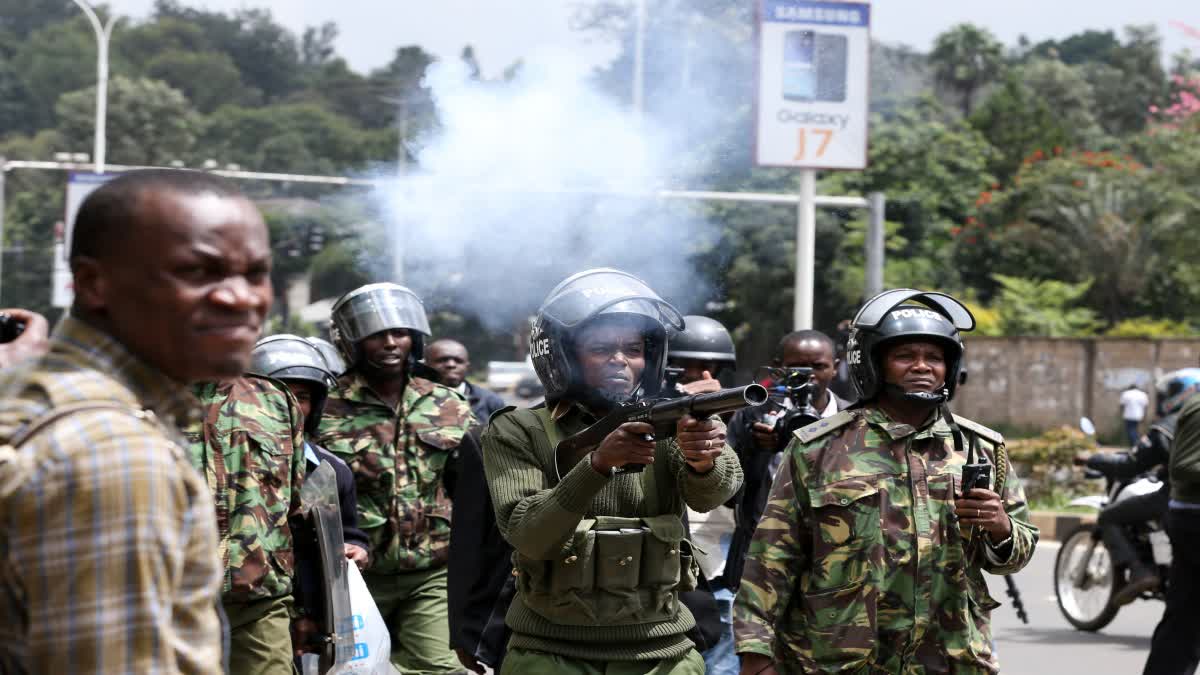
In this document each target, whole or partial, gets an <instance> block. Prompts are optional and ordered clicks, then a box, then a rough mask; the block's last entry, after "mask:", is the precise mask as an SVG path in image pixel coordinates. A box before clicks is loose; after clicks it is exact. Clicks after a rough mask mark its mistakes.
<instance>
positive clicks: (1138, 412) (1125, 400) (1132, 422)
mask: <svg viewBox="0 0 1200 675" xmlns="http://www.w3.org/2000/svg"><path fill="white" fill-rule="evenodd" d="M1149 407H1150V397H1149V396H1147V395H1146V392H1144V391H1142V390H1141V389H1138V386H1137V385H1136V384H1131V385H1129V386H1128V387H1127V388H1126V389H1125V391H1123V392H1121V417H1122V418H1123V419H1124V420H1125V435H1126V436H1128V437H1129V445H1130V446H1134V445H1137V444H1138V438H1139V437H1140V436H1139V434H1138V426H1140V425H1141V423H1142V419H1144V418H1145V417H1146V408H1149Z"/></svg>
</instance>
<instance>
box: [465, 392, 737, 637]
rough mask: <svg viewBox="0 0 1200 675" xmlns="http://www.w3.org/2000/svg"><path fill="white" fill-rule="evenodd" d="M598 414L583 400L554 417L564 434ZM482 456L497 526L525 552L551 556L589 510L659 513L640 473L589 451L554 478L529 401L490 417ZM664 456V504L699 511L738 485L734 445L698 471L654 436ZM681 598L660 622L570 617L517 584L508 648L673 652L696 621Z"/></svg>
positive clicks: (612, 513) (547, 445) (532, 555)
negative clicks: (614, 468)
mask: <svg viewBox="0 0 1200 675" xmlns="http://www.w3.org/2000/svg"><path fill="white" fill-rule="evenodd" d="M592 421H593V419H592V418H591V417H590V416H589V415H588V414H587V413H586V412H585V411H584V410H583V409H582V408H580V407H578V406H573V407H571V409H570V410H569V411H568V412H567V413H566V414H565V415H563V416H561V417H560V418H559V419H558V420H557V422H556V424H557V425H558V427H559V431H560V433H561V434H562V435H563V436H564V437H565V436H569V435H571V434H574V433H576V432H578V431H580V430H582V429H583V428H585V427H586V426H587V425H588V424H590V423H591V422H592ZM483 461H484V468H485V470H486V472H487V478H488V485H489V486H490V488H491V493H492V503H493V504H494V505H495V507H496V523H497V525H498V526H499V528H500V532H501V534H503V535H504V538H505V539H507V540H508V542H509V543H510V544H512V546H513V548H515V549H516V550H517V551H518V552H519V553H521V554H522V555H524V556H525V557H527V558H531V559H534V560H551V559H554V558H555V557H556V556H558V555H559V554H560V553H561V552H562V551H563V550H564V546H566V545H567V543H568V538H569V537H570V536H571V535H572V534H573V533H574V532H575V527H576V526H577V525H578V524H579V521H580V520H582V519H583V518H584V517H593V516H622V517H643V516H649V515H659V514H650V513H646V512H645V509H646V504H645V501H644V499H643V494H642V483H641V478H640V476H641V474H636V473H634V474H620V475H618V476H616V477H615V478H611V479H610V478H609V477H607V476H603V475H601V474H599V473H597V472H596V471H595V470H594V469H592V467H591V464H590V462H589V461H587V458H585V459H584V460H582V461H580V462H579V463H578V464H577V465H576V466H575V467H574V468H573V469H571V471H569V472H568V473H567V474H566V475H565V476H563V478H562V481H561V482H560V481H558V480H557V479H556V476H555V469H554V456H553V451H552V450H551V448H550V443H549V440H548V439H547V438H546V433H545V431H544V430H543V429H542V427H541V423H540V422H539V421H538V419H537V417H536V415H535V414H534V413H533V411H531V410H511V409H510V410H508V411H500V412H498V413H497V414H496V415H495V416H493V417H492V420H491V423H490V424H489V425H488V429H487V431H485V432H484V435H483ZM663 461H666V462H668V466H667V469H668V471H669V474H668V475H670V476H673V477H674V486H675V489H674V490H672V491H670V493H669V494H663V495H660V500H661V502H662V511H663V513H677V514H679V515H682V514H683V510H684V504H685V503H686V505H687V506H689V507H691V508H692V509H693V510H695V511H699V512H702V513H703V512H705V511H710V510H712V509H714V508H716V507H717V506H720V505H721V504H723V503H725V502H726V501H728V500H729V498H730V497H732V496H733V494H734V493H735V492H737V490H738V488H739V487H741V484H742V469H741V466H740V465H739V464H738V460H737V456H736V455H735V454H734V452H733V451H732V450H730V449H729V448H728V447H726V450H725V452H724V453H723V454H722V455H721V456H720V457H719V458H718V460H717V462H716V466H715V467H714V468H713V470H712V471H709V472H708V473H705V474H697V473H695V472H694V471H692V470H691V469H690V468H689V467H688V466H687V464H686V463H685V462H684V461H683V455H682V454H681V453H680V452H679V449H678V447H677V446H676V445H675V443H674V441H671V440H663V441H660V442H659V443H658V448H657V451H656V463H658V462H663ZM647 470H649V468H648V469H647ZM661 470H662V467H659V471H661ZM659 485H660V486H661V485H662V483H661V482H660V483H659ZM679 607H680V611H679V614H678V615H677V616H676V617H675V618H674V619H673V620H669V621H663V622H659V623H647V624H636V625H624V626H610V625H597V626H565V625H561V624H556V623H553V622H551V621H549V620H548V619H546V618H545V617H543V616H541V615H540V614H537V613H535V612H534V611H533V610H531V609H529V607H527V606H526V605H525V603H524V602H523V601H522V597H521V592H520V590H518V592H517V595H516V597H514V598H513V602H512V605H511V606H510V607H509V611H508V616H507V617H506V622H507V624H508V626H509V627H510V628H511V629H512V631H513V637H512V642H511V643H510V647H516V648H521V649H531V650H536V651H542V652H548V653H551V654H558V655H561V656H566V657H569V658H578V659H591V660H598V661H642V660H658V659H669V658H677V657H679V656H681V655H683V654H685V653H687V652H688V650H690V649H691V648H692V642H691V640H689V639H688V638H687V636H686V635H685V633H686V632H687V631H688V630H689V629H691V627H692V626H693V625H695V621H694V619H693V618H692V615H691V613H690V612H688V610H687V608H686V607H684V606H683V605H682V604H680V605H679Z"/></svg>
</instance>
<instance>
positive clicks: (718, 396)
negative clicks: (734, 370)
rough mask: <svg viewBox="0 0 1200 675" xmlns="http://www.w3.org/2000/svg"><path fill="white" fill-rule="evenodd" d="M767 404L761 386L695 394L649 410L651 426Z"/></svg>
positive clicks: (666, 402)
mask: <svg viewBox="0 0 1200 675" xmlns="http://www.w3.org/2000/svg"><path fill="white" fill-rule="evenodd" d="M766 402H767V390H766V388H765V387H763V386H762V385H761V384H748V385H746V386H744V387H734V388H733V389H722V390H721V391H714V392H711V393H708V394H696V395H694V396H686V397H683V398H677V399H674V400H670V401H663V402H661V403H656V404H655V405H654V406H653V407H651V408H650V421H651V423H653V424H662V423H663V422H672V421H675V420H677V419H679V418H681V417H683V416H684V415H689V414H690V415H693V416H695V417H708V416H710V415H721V414H724V413H727V412H733V411H735V410H740V409H742V408H746V407H749V406H756V405H762V404H763V403H766Z"/></svg>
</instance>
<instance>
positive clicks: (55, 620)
mask: <svg viewBox="0 0 1200 675" xmlns="http://www.w3.org/2000/svg"><path fill="white" fill-rule="evenodd" d="M71 269H72V273H73V276H74V283H75V302H74V305H73V307H72V308H71V312H70V315H68V316H67V317H66V318H64V319H63V320H62V322H61V323H60V324H59V325H58V327H57V328H56V329H55V331H54V333H53V335H52V337H51V339H50V349H49V352H48V354H46V355H45V356H44V357H42V358H40V359H38V360H36V361H32V362H29V363H28V364H26V365H23V366H21V367H19V368H16V369H14V370H12V371H10V372H7V373H5V374H4V376H3V377H2V378H0V673H6V674H7V673H27V672H31V673H32V672H37V673H62V674H64V675H65V674H67V673H71V674H76V673H135V672H136V673H205V674H208V673H212V674H216V673H220V672H221V671H222V654H221V627H220V620H219V618H218V613H217V611H216V598H217V593H218V590H219V588H220V582H221V568H220V558H219V555H220V554H219V551H218V544H217V531H216V523H215V520H214V510H213V501H212V497H211V496H210V494H209V491H208V488H207V486H206V484H205V482H204V480H203V479H202V478H201V477H200V476H199V475H198V474H197V473H196V471H195V470H194V469H193V468H192V467H191V465H190V464H189V461H188V457H187V455H186V453H185V451H184V449H183V448H182V447H181V445H180V441H181V437H180V435H179V432H178V428H179V427H180V426H182V425H184V424H186V423H187V422H189V421H190V420H191V418H192V416H193V415H194V414H195V409H196V402H195V399H194V398H193V397H192V395H191V394H190V393H189V391H188V384H189V383H192V382H196V381H199V380H223V379H229V378H233V377H237V376H239V375H240V374H241V373H242V371H243V370H244V369H245V367H246V366H247V364H248V362H249V356H250V350H251V348H253V346H254V342H255V340H256V339H257V338H258V334H259V329H260V326H261V324H262V321H263V318H264V316H265V314H266V312H267V310H268V309H269V307H270V303H271V282H270V278H269V272H270V247H269V245H268V241H267V228H266V226H265V225H264V224H263V221H262V218H261V216H260V215H259V213H258V211H257V209H256V208H255V207H254V204H253V203H252V202H250V201H249V200H247V199H246V198H245V197H244V196H242V195H241V194H240V193H239V192H238V191H237V190H236V189H235V188H233V187H231V186H230V185H229V184H227V183H225V182H224V181H223V180H221V179H219V178H217V177H215V176H211V175H208V174H203V173H197V172H186V171H167V170H148V171H137V172H131V173H127V174H125V175H123V176H121V177H119V178H117V179H115V180H113V181H110V182H109V183H107V184H105V185H103V186H102V187H100V188H99V189H98V190H96V191H95V192H94V193H92V194H91V195H90V196H89V197H88V199H87V200H86V201H85V202H84V204H83V206H82V207H81V208H80V211H79V215H78V218H77V224H76V227H75V234H74V238H73V241H72V243H71Z"/></svg>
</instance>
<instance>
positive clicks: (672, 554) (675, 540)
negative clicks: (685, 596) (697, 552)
mask: <svg viewBox="0 0 1200 675" xmlns="http://www.w3.org/2000/svg"><path fill="white" fill-rule="evenodd" d="M643 520H644V522H645V523H646V527H647V528H648V529H649V532H647V533H646V535H645V536H644V537H643V539H642V569H641V585H643V586H648V587H653V588H668V589H674V588H675V587H676V586H678V585H679V579H680V569H681V565H682V563H681V559H682V557H687V558H689V559H690V558H691V556H690V555H688V554H685V553H684V552H683V551H682V550H681V546H682V543H683V537H684V531H683V521H681V520H680V519H679V517H678V516H674V515H668V516H654V517H652V518H645V519H643Z"/></svg>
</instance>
